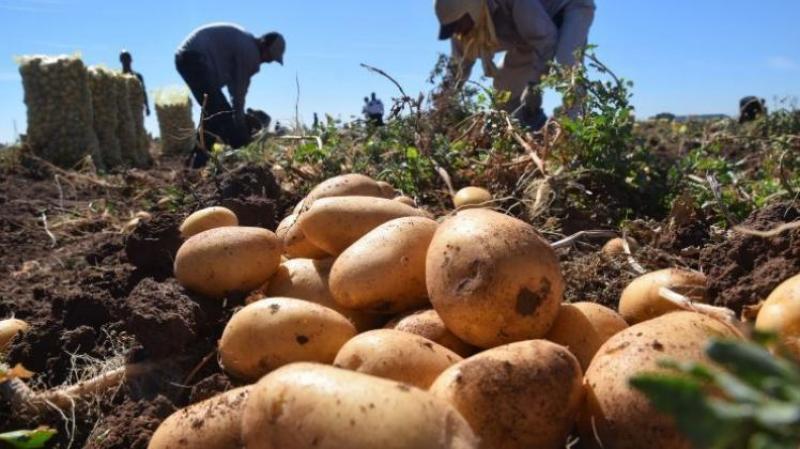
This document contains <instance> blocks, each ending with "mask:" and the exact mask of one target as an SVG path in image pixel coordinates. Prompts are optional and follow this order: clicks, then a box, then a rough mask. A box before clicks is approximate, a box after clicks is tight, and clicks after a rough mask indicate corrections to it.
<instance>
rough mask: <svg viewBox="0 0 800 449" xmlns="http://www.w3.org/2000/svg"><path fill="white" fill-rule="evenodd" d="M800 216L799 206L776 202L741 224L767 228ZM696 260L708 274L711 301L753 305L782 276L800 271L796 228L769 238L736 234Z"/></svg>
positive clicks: (738, 308) (739, 306) (799, 239)
mask: <svg viewBox="0 0 800 449" xmlns="http://www.w3.org/2000/svg"><path fill="white" fill-rule="evenodd" d="M798 219H800V209H799V208H798V207H797V206H795V205H792V204H778V205H774V206H771V207H767V208H764V209H761V210H759V211H756V212H755V213H753V214H752V215H751V216H750V217H749V218H748V219H747V220H746V221H745V222H744V223H742V225H743V226H744V227H746V228H750V229H755V230H759V231H768V230H770V229H773V228H775V227H777V226H779V225H781V224H783V223H787V222H792V221H796V220H798ZM700 262H701V265H702V266H703V268H704V269H705V271H706V272H707V273H708V287H709V292H708V293H709V295H710V297H711V298H715V301H714V302H715V304H717V305H721V306H725V307H729V308H731V309H733V310H736V311H737V312H740V311H741V310H742V308H743V307H744V306H747V305H752V304H757V303H758V302H759V301H761V300H764V299H766V297H767V296H768V295H769V293H770V292H771V291H772V290H773V289H774V288H775V287H777V286H778V284H780V283H781V282H783V281H785V280H786V279H788V278H790V277H792V276H794V275H796V274H798V273H800V229H795V230H793V231H789V232H784V233H782V234H780V235H778V236H775V237H771V238H763V237H757V236H752V235H746V234H741V233H736V234H734V235H733V236H732V237H730V238H728V239H726V240H725V241H723V242H722V243H719V244H716V245H711V246H708V247H706V248H705V249H704V250H703V251H702V254H701V256H700Z"/></svg>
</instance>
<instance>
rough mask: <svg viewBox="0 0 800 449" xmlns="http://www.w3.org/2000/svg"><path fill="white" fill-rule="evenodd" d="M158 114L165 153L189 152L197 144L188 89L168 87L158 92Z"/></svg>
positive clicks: (156, 100) (156, 99)
mask: <svg viewBox="0 0 800 449" xmlns="http://www.w3.org/2000/svg"><path fill="white" fill-rule="evenodd" d="M155 105H156V116H157V117H158V128H159V130H160V132H161V151H162V153H163V154H187V153H189V152H190V151H192V149H193V148H194V145H195V132H194V130H195V126H194V120H193V119H192V100H191V98H190V97H189V92H187V91H186V89H180V88H167V89H162V90H160V91H159V92H157V93H156V98H155Z"/></svg>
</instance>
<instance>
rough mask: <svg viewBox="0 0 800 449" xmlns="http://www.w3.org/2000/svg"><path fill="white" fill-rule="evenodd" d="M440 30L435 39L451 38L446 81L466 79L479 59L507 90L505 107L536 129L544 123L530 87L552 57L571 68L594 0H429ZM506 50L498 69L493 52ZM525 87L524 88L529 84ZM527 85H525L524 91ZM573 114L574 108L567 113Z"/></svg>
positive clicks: (498, 85)
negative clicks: (451, 64)
mask: <svg viewBox="0 0 800 449" xmlns="http://www.w3.org/2000/svg"><path fill="white" fill-rule="evenodd" d="M434 8H435V10H436V16H437V17H438V19H439V24H440V25H441V28H440V30H439V39H441V40H445V39H450V40H451V42H452V58H453V60H454V65H453V66H452V67H451V75H450V78H451V80H455V81H456V82H457V87H461V86H463V84H464V83H465V82H466V81H467V80H468V79H469V77H470V73H471V71H472V66H473V65H474V64H475V61H476V60H478V59H480V60H481V62H482V65H483V72H484V74H485V75H486V76H489V77H492V78H494V87H495V89H496V90H498V91H507V92H509V93H510V94H511V99H510V101H509V102H508V103H507V104H506V109H507V110H508V111H509V112H512V113H513V115H514V116H515V117H516V118H517V119H519V121H520V122H521V123H522V124H523V125H526V126H528V127H529V128H532V129H534V130H538V129H539V128H541V127H542V126H543V125H544V124H545V122H546V121H547V116H546V115H545V114H544V111H543V110H542V96H541V94H540V93H539V92H538V89H536V86H538V84H539V82H540V81H541V78H542V76H543V75H544V74H545V72H546V71H547V64H548V63H549V62H550V61H551V60H553V59H555V61H556V62H558V63H559V64H561V65H565V66H571V65H574V64H579V63H581V62H582V61H579V60H576V58H575V54H576V51H577V50H581V49H583V48H585V47H586V44H587V38H588V35H589V28H590V27H591V25H592V22H593V20H594V11H595V4H594V0H434ZM502 51H505V52H506V54H505V56H504V57H503V60H502V62H501V64H500V66H499V67H497V66H495V64H494V62H493V58H494V55H495V54H496V53H499V52H502ZM529 86H530V87H529ZM526 88H528V89H526ZM568 113H569V115H577V113H576V111H574V110H570V111H568Z"/></svg>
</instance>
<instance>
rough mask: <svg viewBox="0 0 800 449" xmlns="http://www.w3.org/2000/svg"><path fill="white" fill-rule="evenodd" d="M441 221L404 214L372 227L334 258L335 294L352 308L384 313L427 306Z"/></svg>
mask: <svg viewBox="0 0 800 449" xmlns="http://www.w3.org/2000/svg"><path fill="white" fill-rule="evenodd" d="M437 226H438V224H437V223H436V222H435V221H433V220H431V219H430V218H425V217H404V218H398V219H395V220H391V221H388V222H386V223H384V224H382V225H380V226H378V227H376V228H375V229H373V230H371V231H369V232H368V233H367V234H366V235H364V236H363V237H361V238H360V239H358V240H357V241H356V242H355V243H353V244H352V245H351V246H350V247H349V248H347V249H346V250H345V251H344V252H343V253H342V254H340V255H339V257H337V258H336V262H334V263H333V267H332V268H331V277H330V288H331V294H333V298H334V299H335V300H336V302H337V303H339V304H341V305H342V306H344V307H347V308H350V309H354V310H369V311H373V312H380V313H395V312H402V311H405V310H410V309H415V308H419V307H422V306H424V305H426V304H427V303H428V291H427V288H426V287H425V256H426V254H427V253H428V245H430V243H431V239H432V238H433V234H434V233H435V232H436V228H437ZM387 274H390V275H388V276H387Z"/></svg>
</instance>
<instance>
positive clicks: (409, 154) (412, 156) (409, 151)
mask: <svg viewBox="0 0 800 449" xmlns="http://www.w3.org/2000/svg"><path fill="white" fill-rule="evenodd" d="M418 158H419V150H417V149H416V148H414V147H408V148H406V159H409V160H416V159H418Z"/></svg>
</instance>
